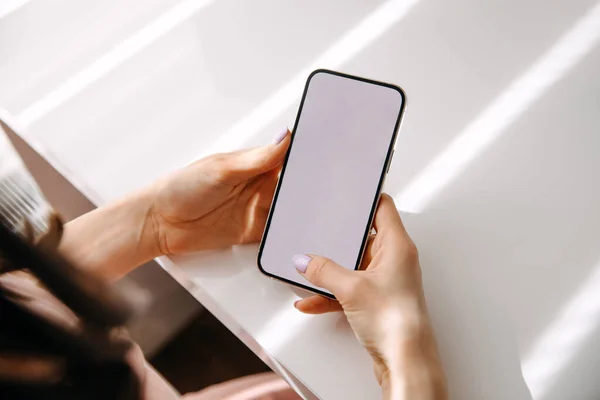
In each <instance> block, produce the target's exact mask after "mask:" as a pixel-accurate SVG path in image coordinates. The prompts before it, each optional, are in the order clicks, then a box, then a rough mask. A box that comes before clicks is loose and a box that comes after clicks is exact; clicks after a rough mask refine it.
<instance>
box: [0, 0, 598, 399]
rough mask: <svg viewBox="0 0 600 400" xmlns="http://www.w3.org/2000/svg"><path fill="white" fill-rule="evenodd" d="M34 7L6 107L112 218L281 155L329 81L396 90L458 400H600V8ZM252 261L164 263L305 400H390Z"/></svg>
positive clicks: (356, 349) (399, 159) (246, 257)
mask: <svg viewBox="0 0 600 400" xmlns="http://www.w3.org/2000/svg"><path fill="white" fill-rule="evenodd" d="M17 3H19V2H17ZM20 3H25V4H24V5H21V6H20V8H18V7H17V8H16V10H14V11H12V13H10V14H8V15H5V16H1V15H2V13H0V105H1V106H2V107H4V108H6V109H7V110H8V111H9V112H11V113H12V114H14V115H16V117H17V119H18V120H19V122H20V124H21V125H23V126H25V127H26V129H25V130H24V131H23V135H24V137H25V139H26V140H27V141H28V142H29V143H30V144H32V145H33V146H34V147H35V148H36V149H37V150H38V151H40V152H41V153H42V154H43V155H44V157H46V158H47V159H48V160H49V161H50V162H51V163H53V164H54V165H55V167H57V168H58V169H59V170H60V171H61V172H62V173H63V174H65V176H67V177H68V178H69V179H70V180H71V181H72V182H73V183H74V184H76V185H77V186H78V187H79V188H80V189H81V190H83V192H84V193H85V194H86V195H87V196H88V197H89V198H90V199H92V201H94V202H96V203H97V204H103V203H106V202H107V201H110V200H112V199H115V198H117V197H119V196H121V195H123V194H124V193H125V192H127V191H129V190H131V189H134V188H136V187H140V186H142V185H145V184H147V183H148V182H150V181H151V180H153V179H155V178H156V177H158V176H159V175H161V174H163V173H165V172H167V171H169V170H172V169H174V168H177V167H180V166H182V165H184V164H186V163H187V162H189V161H191V160H193V159H195V158H197V157H199V156H201V155H204V154H207V153H211V152H215V151H221V150H228V149H232V148H237V147H244V146H251V145H257V144H261V143H266V142H268V141H269V140H270V138H271V136H273V135H274V134H275V133H276V132H277V131H278V130H279V129H281V127H283V126H285V125H293V121H294V117H295V113H296V109H297V103H298V100H299V96H300V94H301V87H302V85H303V82H304V80H305V78H306V75H307V74H308V72H309V71H310V70H312V69H314V68H315V67H328V68H333V69H339V70H342V71H345V72H349V73H353V74H358V75H364V76H368V77H372V78H376V79H380V80H384V81H390V82H393V83H397V84H399V85H401V86H402V87H403V88H404V89H405V90H406V93H407V95H408V108H407V112H406V119H405V123H404V125H403V128H402V131H401V134H400V136H399V142H398V146H397V149H396V156H395V160H394V163H393V166H392V168H391V170H390V175H389V177H388V179H387V187H386V191H388V192H390V193H392V194H393V195H394V196H395V197H396V199H397V202H398V205H399V207H400V209H401V210H403V211H407V212H408V213H405V214H404V218H405V222H406V225H407V228H408V230H409V232H410V233H411V235H412V236H413V237H414V239H415V241H416V243H417V244H418V246H419V249H420V254H421V262H422V267H423V273H424V279H425V288H426V294H427V298H428V301H429V306H430V310H431V314H432V316H433V320H434V323H435V327H436V330H437V333H438V336H439V342H440V345H441V352H442V356H443V360H444V364H445V366H446V369H447V374H448V378H449V382H450V389H451V392H452V398H455V399H503V400H504V399H527V398H534V399H536V400H541V399H544V400H550V399H557V400H558V399H567V398H568V399H595V398H599V397H600V383H599V381H598V379H597V373H598V371H600V346H599V345H598V343H599V342H598V335H599V334H600V246H599V245H598V243H599V236H600V157H599V156H598V155H599V152H600V78H599V74H598V72H599V71H600V45H599V44H598V42H599V41H600V5H599V4H600V3H598V4H597V3H595V2H594V1H584V0H581V1H573V0H557V1H553V2H548V1H544V0H531V1H517V0H510V1H506V0H505V1H500V0H497V1H487V2H483V1H478V0H460V1H456V2H448V1H442V0H396V1H394V0H390V1H348V0H333V1H328V2H323V1H317V0H311V1H306V0H304V1H300V0H295V1H286V2H284V1H275V0H256V1H252V2H249V1H242V0H215V1H175V0H152V1H137V2H130V4H128V5H127V6H125V5H124V4H122V2H119V1H117V0H106V1H102V2H91V1H87V2H86V1H76V0H63V1H59V0H55V1H33V2H26V1H25V2H24V1H21V2H20ZM255 253H256V247H254V246H250V247H243V248H236V249H233V250H231V251H227V252H219V253H207V254H195V255H190V256H187V257H182V258H177V259H173V260H168V259H162V260H161V262H162V263H163V266H164V268H165V269H166V270H167V271H169V272H170V273H171V274H172V275H173V276H174V277H175V278H176V279H177V280H178V281H179V282H181V283H182V284H183V285H184V286H185V287H186V288H187V289H188V290H189V291H190V293H192V295H193V296H195V297H196V298H197V299H198V301H200V302H201V303H202V304H203V305H204V306H205V307H206V308H207V309H208V310H209V311H211V312H212V313H214V314H215V315H216V316H217V317H218V318H219V319H220V320H221V321H222V322H223V323H224V324H225V325H227V326H228V327H229V328H230V329H231V330H232V331H233V332H234V333H235V334H236V335H238V337H239V338H240V339H241V340H242V341H244V343H246V344H247V345H248V346H249V347H250V348H252V349H253V350H254V351H255V352H257V353H258V354H259V355H261V356H262V357H263V359H265V360H266V361H267V362H268V363H269V365H271V366H272V367H273V368H276V369H277V370H278V371H279V372H280V373H281V374H283V375H285V376H286V377H287V378H288V379H290V380H291V381H294V382H296V383H299V384H300V386H298V388H299V389H300V390H303V391H304V392H305V394H306V396H307V397H309V398H314V397H319V398H322V399H376V398H379V397H380V391H379V388H378V387H377V383H376V382H375V379H374V377H373V374H372V371H371V363H370V360H369V357H368V356H367V354H366V353H365V351H364V350H363V349H362V348H361V347H360V346H359V345H358V343H357V342H356V340H355V339H354V337H353V334H352V332H351V331H350V330H349V328H348V326H347V324H346V322H344V320H343V318H341V317H340V316H336V315H329V316H317V317H307V316H303V315H300V314H299V313H298V312H296V311H295V310H294V309H293V308H292V302H293V301H294V300H295V299H296V298H297V295H296V294H295V293H294V292H293V291H292V290H291V289H290V288H289V287H287V286H285V285H283V284H280V283H278V282H275V281H271V280H269V279H267V278H265V277H263V276H262V275H261V274H260V273H259V272H258V270H257V269H256V268H255V261H254V260H255ZM527 387H529V390H530V391H531V394H529V391H528V388H527Z"/></svg>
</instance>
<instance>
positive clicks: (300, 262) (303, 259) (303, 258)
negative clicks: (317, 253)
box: [292, 254, 312, 273]
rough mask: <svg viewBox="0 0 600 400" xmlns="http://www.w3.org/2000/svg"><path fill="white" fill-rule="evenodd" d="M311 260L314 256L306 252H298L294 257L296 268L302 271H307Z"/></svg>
mask: <svg viewBox="0 0 600 400" xmlns="http://www.w3.org/2000/svg"><path fill="white" fill-rule="evenodd" d="M310 260H312V258H310V257H309V256H307V255H305V254H296V255H295V256H293V257H292V262H293V263H294V267H296V269H297V270H298V271H300V272H302V273H304V272H306V268H308V263H309V262H310Z"/></svg>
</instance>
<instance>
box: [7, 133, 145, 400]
mask: <svg viewBox="0 0 600 400" xmlns="http://www.w3.org/2000/svg"><path fill="white" fill-rule="evenodd" d="M3 128H4V129H6V128H7V126H6V125H5V124H2V121H0V393H1V394H2V398H3V399H5V398H6V399H13V398H14V399H29V398H43V399H44V400H46V399H138V398H140V397H141V390H140V381H139V379H138V377H137V375H136V374H135V373H134V371H133V369H132V367H131V365H130V364H129V363H128V360H127V353H128V352H129V351H130V350H131V349H132V342H131V340H129V339H128V338H127V336H126V335H124V334H123V328H122V326H123V325H124V323H125V322H126V321H127V319H128V318H129V316H130V315H131V312H132V307H130V306H129V302H128V301H127V299H126V298H125V297H124V296H123V295H122V294H120V293H117V292H115V291H114V290H113V289H112V288H111V287H109V286H108V285H107V284H106V283H104V282H101V281H99V280H97V279H95V278H94V277H92V276H88V275H87V274H85V273H84V272H83V271H82V270H81V269H79V268H76V267H75V266H73V265H71V264H70V263H69V262H68V261H67V260H65V259H64V258H63V257H61V256H60V254H58V251H57V249H58V245H59V243H60V239H61V237H62V232H63V229H62V228H63V225H62V221H61V219H60V217H59V216H58V214H56V213H55V212H54V211H53V209H52V207H51V206H50V205H49V204H48V203H47V201H46V200H45V198H44V196H43V195H42V193H41V192H40V190H39V188H38V186H37V184H36V183H35V181H34V180H33V178H32V177H31V175H30V174H29V172H28V171H27V169H26V168H25V166H24V164H23V163H22V162H21V160H20V157H19V155H18V154H17V153H16V151H15V150H14V148H13V147H12V145H11V143H10V142H9V141H8V139H7V138H6V136H5V135H4V132H3V131H2V129H3Z"/></svg>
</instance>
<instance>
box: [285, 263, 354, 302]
mask: <svg viewBox="0 0 600 400" xmlns="http://www.w3.org/2000/svg"><path fill="white" fill-rule="evenodd" d="M292 260H293V262H294V266H295V267H296V269H297V270H298V272H300V273H301V274H302V276H304V277H305V278H306V279H307V280H308V281H309V282H310V283H312V284H313V285H315V286H318V287H321V288H323V289H327V290H329V291H330V292H331V293H333V294H334V296H336V297H338V296H337V294H336V293H340V292H341V291H342V290H343V288H345V287H347V285H348V281H349V280H351V279H353V278H354V274H353V272H352V271H350V270H348V269H346V268H344V267H342V266H341V265H339V264H336V263H335V262H333V261H332V260H330V259H329V258H325V257H320V256H314V255H310V256H309V255H305V254H296V255H295V256H294V257H293V258H292Z"/></svg>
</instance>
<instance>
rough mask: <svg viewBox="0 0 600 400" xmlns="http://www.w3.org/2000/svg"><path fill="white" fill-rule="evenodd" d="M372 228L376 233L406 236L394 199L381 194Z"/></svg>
mask: <svg viewBox="0 0 600 400" xmlns="http://www.w3.org/2000/svg"><path fill="white" fill-rule="evenodd" d="M373 226H374V227H375V230H376V231H377V233H383V232H390V233H391V232H393V233H395V234H398V235H402V236H408V233H407V232H406V229H405V228H404V224H403V223H402V219H401V218H400V214H399V213H398V209H397V208H396V204H395V203H394V199H392V197H391V196H390V195H389V194H387V193H382V194H381V199H380V200H379V206H378V207H377V212H376V213H375V220H374V221H373Z"/></svg>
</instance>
